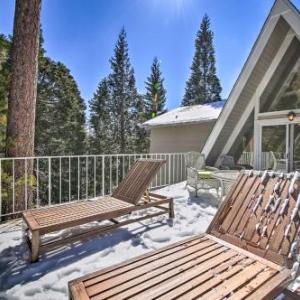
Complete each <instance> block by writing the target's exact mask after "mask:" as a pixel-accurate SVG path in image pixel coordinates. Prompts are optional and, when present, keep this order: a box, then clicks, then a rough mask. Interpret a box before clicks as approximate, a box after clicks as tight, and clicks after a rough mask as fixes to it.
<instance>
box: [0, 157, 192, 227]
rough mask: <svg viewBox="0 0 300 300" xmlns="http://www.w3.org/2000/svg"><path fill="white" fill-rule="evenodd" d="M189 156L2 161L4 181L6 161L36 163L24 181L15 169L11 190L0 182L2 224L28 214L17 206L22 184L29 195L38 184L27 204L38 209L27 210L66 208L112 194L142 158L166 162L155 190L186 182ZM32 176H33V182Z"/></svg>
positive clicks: (12, 163)
mask: <svg viewBox="0 0 300 300" xmlns="http://www.w3.org/2000/svg"><path fill="white" fill-rule="evenodd" d="M185 154H186V153H185V152H168V153H128V154H126V153H123V154H120V153H115V154H86V155H56V156H51V155H50V156H49V155H48V156H31V157H30V156H28V157H12V158H11V157H2V158H0V166H1V164H2V169H3V170H2V169H0V171H1V172H0V179H1V177H2V179H3V176H6V174H5V170H4V165H5V163H6V162H7V163H8V166H10V164H11V167H12V168H14V167H15V166H17V162H18V161H19V162H21V165H22V166H23V161H24V164H26V165H28V166H30V165H31V164H32V166H33V168H32V170H31V169H30V170H29V169H28V170H27V166H25V170H24V174H23V176H24V177H26V178H24V180H23V179H22V177H19V178H17V177H16V178H15V176H14V170H12V171H11V174H8V179H9V180H10V182H9V184H8V188H7V187H6V185H2V186H1V180H0V222H1V221H5V220H6V219H8V218H10V216H13V215H16V216H19V215H21V214H22V212H23V211H24V210H20V208H18V205H19V203H17V200H18V201H20V200H19V198H20V197H18V195H17V188H16V187H17V184H18V183H19V184H20V182H22V184H23V185H25V193H26V192H27V187H26V184H27V182H34V186H33V187H32V189H31V188H30V189H28V193H30V195H29V194H28V195H25V197H24V198H25V201H26V199H32V204H33V205H34V206H31V203H30V206H28V207H27V209H31V208H34V207H39V208H47V207H51V206H57V205H64V204H66V203H69V201H70V202H77V201H82V200H85V199H87V198H88V197H89V196H90V197H93V198H97V197H100V196H102V195H103V196H104V195H108V194H109V193H111V192H112V191H113V189H114V188H115V187H116V186H117V185H118V184H119V183H120V180H122V178H123V177H124V176H125V175H126V173H127V172H128V170H129V169H130V167H131V166H132V164H133V162H134V161H135V160H138V159H141V158H142V159H164V160H166V164H165V165H164V166H163V167H162V168H161V169H160V170H159V172H158V174H157V175H156V176H155V177H154V179H153V181H152V183H151V185H150V188H151V189H158V188H162V187H164V186H167V185H169V184H173V183H176V182H179V181H181V180H185V179H186V178H185V177H186V176H185V174H184V176H182V175H181V174H177V173H178V172H180V168H179V165H180V163H181V165H182V168H185V159H184V158H185ZM66 160H67V161H66ZM73 160H75V161H73ZM76 160H77V162H76ZM83 160H85V163H84V162H83ZM87 162H88V163H87ZM98 162H99V163H98ZM11 167H10V168H11ZM93 168H94V169H93ZM27 172H28V173H27ZM29 172H30V173H29ZM31 172H32V173H31ZM25 173H26V174H25ZM10 175H12V176H10ZM31 176H33V181H32V180H31V178H32V177H31ZM20 178H21V179H20ZM29 179H30V180H29ZM9 188H11V190H12V193H11V194H12V195H11V194H10V193H9V190H8V189H9ZM28 188H29V186H28ZM17 197H18V198H17ZM15 198H16V199H15ZM14 200H16V201H14ZM7 201H8V202H7ZM4 202H7V203H11V204H12V206H11V207H10V206H6V207H5V206H4V205H3V203H4ZM26 202H27V201H26ZM30 202H31V201H30ZM24 203H25V202H24Z"/></svg>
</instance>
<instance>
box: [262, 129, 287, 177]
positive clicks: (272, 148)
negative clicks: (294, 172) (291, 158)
mask: <svg viewBox="0 0 300 300" xmlns="http://www.w3.org/2000/svg"><path fill="white" fill-rule="evenodd" d="M287 134H288V128H287V125H270V126H269V125H268V126H262V131H261V154H260V155H261V169H262V170H266V169H273V170H276V171H279V172H287V171H288V145H287V141H288V139H287V136H288V135H287Z"/></svg>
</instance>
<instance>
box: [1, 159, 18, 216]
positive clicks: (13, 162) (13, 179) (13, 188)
mask: <svg viewBox="0 0 300 300" xmlns="http://www.w3.org/2000/svg"><path fill="white" fill-rule="evenodd" d="M1 173H2V170H1V169H0V176H1ZM12 200H13V213H14V212H15V205H16V203H15V202H16V194H15V160H14V159H13V160H12ZM0 205H1V204H0Z"/></svg>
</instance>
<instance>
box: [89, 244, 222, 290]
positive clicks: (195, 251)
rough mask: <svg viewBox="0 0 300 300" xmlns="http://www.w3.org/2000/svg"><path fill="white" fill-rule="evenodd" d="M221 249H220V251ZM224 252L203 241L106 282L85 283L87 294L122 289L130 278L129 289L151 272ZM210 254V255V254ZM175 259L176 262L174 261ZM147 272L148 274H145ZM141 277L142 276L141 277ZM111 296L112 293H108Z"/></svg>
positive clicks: (150, 274)
mask: <svg viewBox="0 0 300 300" xmlns="http://www.w3.org/2000/svg"><path fill="white" fill-rule="evenodd" d="M220 248H221V249H220ZM222 251H224V247H223V248H222V246H221V245H218V244H212V243H211V242H210V241H205V242H203V243H201V244H197V245H195V246H193V247H190V248H188V249H184V250H183V251H180V252H176V253H174V254H171V255H169V256H166V257H163V258H161V259H159V260H155V261H152V262H151V263H148V264H147V265H143V266H141V267H140V268H137V267H136V268H135V269H131V270H130V271H128V272H125V273H122V274H120V275H119V276H114V277H111V278H109V279H107V280H101V281H99V282H97V284H95V283H94V284H93V285H91V283H90V282H89V283H85V286H87V290H88V294H89V295H90V296H92V295H95V294H98V293H100V292H102V291H105V290H107V289H109V288H110V287H111V286H112V285H114V286H118V288H121V289H122V288H123V287H122V286H120V285H121V284H123V283H126V284H127V283H129V281H128V279H129V278H130V283H129V287H130V286H131V285H133V284H134V282H135V283H138V282H143V281H144V280H145V279H146V278H148V279H150V278H152V277H153V276H154V275H153V274H152V273H151V272H152V271H155V270H157V271H158V272H156V273H155V274H159V273H161V272H163V271H164V272H166V271H167V270H169V269H170V268H171V269H172V268H175V267H177V266H181V267H182V265H183V264H185V263H188V262H189V261H191V260H197V259H199V257H200V256H201V255H203V257H200V260H201V261H202V260H203V259H206V256H205V254H207V253H209V256H208V257H213V256H216V255H218V254H219V253H221V252H222ZM210 252H211V253H210ZM175 259H176V261H175ZM147 272H148V273H147ZM146 273H147V274H146ZM141 275H143V276H141ZM110 293H112V294H113V291H110Z"/></svg>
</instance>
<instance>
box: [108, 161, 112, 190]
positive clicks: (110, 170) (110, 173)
mask: <svg viewBox="0 0 300 300" xmlns="http://www.w3.org/2000/svg"><path fill="white" fill-rule="evenodd" d="M111 160H112V158H111V155H110V156H109V194H111V191H112V182H111V177H112V165H111V164H112V161H111Z"/></svg>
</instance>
